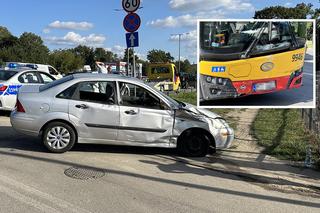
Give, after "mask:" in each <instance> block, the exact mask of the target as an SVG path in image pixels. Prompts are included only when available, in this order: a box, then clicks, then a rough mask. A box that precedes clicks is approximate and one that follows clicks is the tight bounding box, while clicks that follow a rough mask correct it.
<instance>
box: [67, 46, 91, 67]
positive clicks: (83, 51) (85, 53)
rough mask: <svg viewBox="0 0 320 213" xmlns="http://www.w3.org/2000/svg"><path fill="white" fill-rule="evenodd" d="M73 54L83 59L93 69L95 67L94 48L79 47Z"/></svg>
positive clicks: (73, 50)
mask: <svg viewBox="0 0 320 213" xmlns="http://www.w3.org/2000/svg"><path fill="white" fill-rule="evenodd" d="M72 52H73V53H74V54H75V55H76V56H79V57H81V58H82V59H83V60H84V63H85V64H86V65H90V66H91V67H94V66H95V58H94V50H93V48H92V47H87V46H84V45H79V46H77V47H75V48H74V49H72Z"/></svg>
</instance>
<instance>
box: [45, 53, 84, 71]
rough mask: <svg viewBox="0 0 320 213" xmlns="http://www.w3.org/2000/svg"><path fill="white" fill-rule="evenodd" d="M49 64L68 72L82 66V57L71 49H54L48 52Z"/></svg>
mask: <svg viewBox="0 0 320 213" xmlns="http://www.w3.org/2000/svg"><path fill="white" fill-rule="evenodd" d="M49 64H51V65H52V66H54V67H55V68H57V69H58V70H59V71H60V72H62V73H68V72H70V71H75V70H77V69H80V68H82V67H83V65H84V59H83V58H82V57H81V56H79V55H76V54H75V53H74V52H73V51H72V50H55V51H53V52H52V53H51V54H50V62H49Z"/></svg>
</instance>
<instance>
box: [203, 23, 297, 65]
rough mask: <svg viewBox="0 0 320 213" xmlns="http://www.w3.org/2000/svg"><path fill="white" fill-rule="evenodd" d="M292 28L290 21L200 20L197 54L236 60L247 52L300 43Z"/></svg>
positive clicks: (275, 50) (282, 47)
mask: <svg viewBox="0 0 320 213" xmlns="http://www.w3.org/2000/svg"><path fill="white" fill-rule="evenodd" d="M293 31H294V26H292V25H291V24H290V23H289V22H257V21H252V22H200V47H201V52H200V53H201V54H202V55H201V56H202V57H203V56H204V57H205V58H209V60H210V59H212V60H215V59H218V60H219V59H221V60H236V59H239V58H243V57H247V56H249V55H248V53H249V52H250V54H251V56H255V55H262V54H269V53H273V52H281V51H286V50H289V49H290V48H292V47H293V46H296V47H297V48H298V46H299V47H300V46H303V45H299V44H297V40H296V38H295V37H294V33H293ZM294 44H295V45H294ZM244 53H246V54H244Z"/></svg>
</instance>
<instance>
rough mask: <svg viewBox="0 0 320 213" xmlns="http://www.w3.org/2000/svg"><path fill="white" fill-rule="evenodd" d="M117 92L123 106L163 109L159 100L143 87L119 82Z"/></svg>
mask: <svg viewBox="0 0 320 213" xmlns="http://www.w3.org/2000/svg"><path fill="white" fill-rule="evenodd" d="M119 90H120V98H121V101H120V104H121V105H123V106H130V107H143V108H150V109H163V106H162V104H161V102H160V98H158V97H157V96H155V95H154V94H153V93H151V92H149V91H148V90H146V89H145V88H143V87H140V86H137V85H134V84H130V83H124V82H120V83H119Z"/></svg>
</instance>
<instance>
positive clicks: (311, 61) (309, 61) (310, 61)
mask: <svg viewBox="0 0 320 213" xmlns="http://www.w3.org/2000/svg"><path fill="white" fill-rule="evenodd" d="M304 62H307V63H313V62H314V61H313V60H304Z"/></svg>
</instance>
